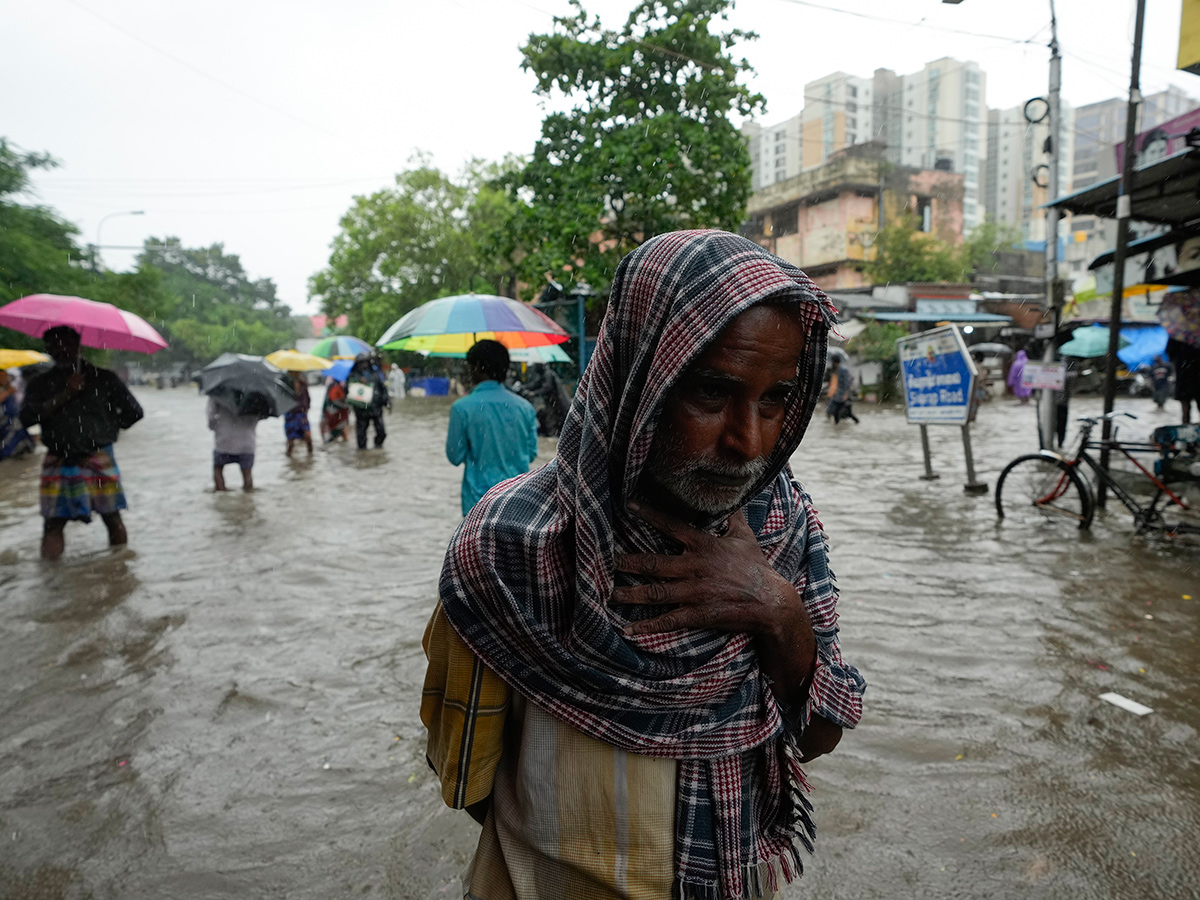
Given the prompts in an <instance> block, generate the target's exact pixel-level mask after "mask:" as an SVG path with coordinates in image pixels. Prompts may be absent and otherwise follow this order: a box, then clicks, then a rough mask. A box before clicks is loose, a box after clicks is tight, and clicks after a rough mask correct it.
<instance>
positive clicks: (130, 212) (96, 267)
mask: <svg viewBox="0 0 1200 900" xmlns="http://www.w3.org/2000/svg"><path fill="white" fill-rule="evenodd" d="M145 214H146V211H145V210H144V209H127V210H122V211H120V212H112V213H109V214H108V215H106V216H101V217H100V221H99V222H97V223H96V243H95V244H93V245H92V271H93V272H99V271H100V260H99V257H98V251H99V249H100V229H101V228H103V227H104V223H105V222H107V221H108V220H109V219H111V218H113V217H114V216H144V215H145Z"/></svg>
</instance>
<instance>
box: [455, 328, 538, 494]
mask: <svg viewBox="0 0 1200 900" xmlns="http://www.w3.org/2000/svg"><path fill="white" fill-rule="evenodd" d="M467 367H468V368H469V369H470V372H471V380H472V381H473V382H474V384H475V387H474V388H473V389H472V391H471V393H470V394H468V395H467V396H465V397H463V398H462V399H461V400H455V401H454V405H453V406H451V407H450V428H449V430H448V431H447V433H446V458H447V459H449V460H450V462H451V464H453V465H456V466H459V465H462V464H463V463H466V470H465V471H464V472H463V483H462V511H463V515H464V516H465V515H466V514H467V513H468V512H470V511H471V507H472V506H474V505H475V504H476V503H478V502H479V500H480V498H481V497H483V495H484V494H486V493H487V492H488V491H489V490H491V489H492V488H493V487H495V486H496V485H497V484H499V483H500V482H502V481H507V480H508V479H509V478H515V477H516V476H517V475H520V474H522V473H523V472H528V471H529V464H530V463H531V462H533V460H534V459H535V458H536V457H537V452H538V443H537V438H538V423H537V415H536V414H535V413H534V411H533V406H532V404H530V402H529V401H528V400H525V399H523V398H521V397H518V396H517V395H516V394H514V393H513V392H512V391H510V390H509V389H508V388H506V387H505V386H504V377H505V375H506V374H507V373H508V350H507V349H506V348H505V346H504V345H503V344H501V343H499V342H497V341H486V340H485V341H479V342H478V343H476V344H475V346H473V347H472V348H471V349H470V350H468V351H467Z"/></svg>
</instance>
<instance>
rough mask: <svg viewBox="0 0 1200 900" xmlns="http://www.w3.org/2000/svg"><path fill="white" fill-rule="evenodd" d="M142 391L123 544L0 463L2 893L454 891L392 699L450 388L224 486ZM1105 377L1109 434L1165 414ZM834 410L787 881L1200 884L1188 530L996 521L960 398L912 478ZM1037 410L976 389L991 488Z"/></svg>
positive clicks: (446, 493)
mask: <svg viewBox="0 0 1200 900" xmlns="http://www.w3.org/2000/svg"><path fill="white" fill-rule="evenodd" d="M315 393H316V392H314V400H315V401H319V398H318V397H316V396H315ZM139 398H140V399H141V401H142V402H143V404H144V406H145V408H146V418H145V420H144V421H142V422H141V423H139V424H138V425H137V426H136V427H135V428H134V429H132V430H131V431H129V432H127V433H126V434H124V435H123V436H122V438H121V440H120V442H119V443H118V445H117V458H118V460H119V463H120V465H121V468H122V471H123V474H124V478H125V489H126V493H127V495H128V497H129V502H130V507H131V508H130V510H129V511H128V513H127V514H126V521H127V524H128V529H129V535H130V543H129V546H128V548H127V549H124V550H120V551H116V552H112V551H109V550H108V549H107V548H106V547H105V546H104V544H105V540H104V539H105V533H104V529H103V526H102V525H100V524H99V523H98V522H97V523H96V524H94V525H92V526H90V527H84V526H81V525H71V526H68V529H67V535H66V537H67V552H66V555H65V556H64V558H63V559H62V560H61V561H60V562H58V563H56V564H46V563H43V562H41V561H40V560H39V559H38V541H39V535H40V525H41V520H40V518H39V516H38V511H37V472H38V465H39V462H38V460H37V459H28V458H27V459H24V460H17V461H9V462H6V463H0V898H3V900H16V898H22V900H24V898H39V900H42V898H46V900H52V898H147V900H148V898H156V900H157V898H164V897H169V898H186V900H199V898H214V900H215V898H247V897H254V898H259V897H278V898H314V900H316V898H321V900H328V898H341V897H346V898H349V897H364V896H366V897H390V898H430V897H452V896H454V894H455V890H456V889H457V876H458V874H459V872H460V871H461V869H462V867H463V865H464V864H465V863H466V862H467V860H468V859H469V857H470V854H471V851H472V848H473V845H474V841H475V836H476V834H477V828H476V826H475V825H474V824H473V823H472V822H471V821H470V820H469V818H468V817H467V816H466V814H465V813H461V812H454V811H451V810H447V809H445V808H444V807H443V806H442V803H441V801H440V799H439V796H438V794H437V791H436V788H435V785H434V782H433V780H432V777H431V774H430V772H429V771H428V769H427V766H426V764H425V761H424V746H423V733H422V729H421V726H420V722H419V720H418V718H417V706H418V701H419V696H420V684H421V677H422V673H423V668H424V660H423V656H422V653H421V647H420V641H421V634H422V630H423V627H424V624H425V621H426V619H427V617H428V615H429V612H430V609H431V607H432V604H433V602H434V598H435V592H436V582H437V576H438V571H439V568H440V565H441V559H442V553H443V550H444V547H445V545H446V542H447V540H448V539H449V537H450V534H451V533H452V531H453V529H454V527H455V525H456V524H457V522H458V519H459V499H458V484H459V480H460V478H461V470H460V469H455V468H453V467H451V466H450V465H449V464H448V463H447V462H446V461H445V458H444V456H443V452H442V445H443V440H444V436H445V427H446V419H447V409H448V402H446V401H444V400H438V399H409V400H407V401H405V402H404V403H403V404H398V405H397V409H396V411H395V412H393V413H392V414H391V415H390V416H389V417H388V425H389V428H390V436H389V438H388V441H387V444H386V446H385V448H384V449H383V450H382V451H367V452H365V453H357V452H356V451H354V450H353V449H351V448H349V447H346V446H344V445H342V446H338V447H335V448H333V449H330V450H327V451H326V450H318V452H317V453H316V455H315V456H314V457H313V458H312V459H311V460H309V459H307V458H303V457H301V458H297V459H293V460H288V459H286V458H284V456H283V452H282V451H283V433H282V432H283V428H282V424H281V422H280V421H279V420H270V421H268V422H265V423H263V424H262V425H261V426H260V428H259V452H258V462H257V464H256V467H255V479H256V482H257V484H258V485H259V490H257V491H256V492H255V493H253V494H249V495H244V494H242V493H240V492H233V493H229V494H224V495H218V494H214V493H212V492H211V490H210V477H211V473H210V468H209V466H210V453H211V448H212V444H211V438H210V435H209V434H208V432H207V431H206V430H205V423H204V413H203V409H204V406H203V402H202V399H201V398H198V397H197V396H196V394H195V393H193V392H192V391H190V390H188V389H184V388H180V389H177V390H166V391H155V390H147V389H142V390H140V392H139ZM316 405H319V402H318V403H317V404H316ZM1122 405H1123V406H1125V407H1126V408H1129V409H1131V410H1133V411H1135V412H1137V413H1138V414H1139V415H1140V416H1141V418H1140V419H1139V420H1138V421H1137V422H1136V423H1130V424H1128V425H1125V426H1123V433H1124V434H1126V435H1127V436H1130V437H1132V436H1135V435H1144V434H1147V433H1148V432H1149V430H1150V429H1151V428H1152V427H1153V426H1154V425H1156V424H1165V423H1167V422H1168V421H1170V418H1169V416H1168V414H1166V413H1158V412H1156V411H1155V410H1154V408H1153V406H1152V405H1151V404H1150V402H1149V401H1146V400H1133V401H1126V402H1125V403H1123V404H1122ZM1097 408H1098V401H1097V400H1096V399H1094V398H1080V399H1078V400H1077V401H1076V403H1075V411H1076V412H1084V411H1095V410H1096V409H1097ZM859 413H860V415H861V418H862V425H860V426H854V425H852V424H846V423H843V424H842V425H840V426H838V427H836V428H835V427H833V426H832V425H831V424H830V423H828V422H826V421H823V420H822V421H816V422H814V425H813V427H812V429H811V432H810V436H809V438H808V440H807V441H806V443H805V445H804V447H803V448H802V449H801V451H800V452H799V453H798V454H797V455H796V457H795V460H794V465H795V468H796V471H797V474H798V475H799V476H800V478H801V479H802V480H803V481H805V482H806V484H807V486H808V487H809V489H810V490H811V491H812V493H813V494H814V496H815V498H816V500H817V504H818V506H819V507H820V509H821V512H822V518H823V520H824V522H825V525H826V527H827V529H828V531H829V533H830V535H831V538H832V543H833V553H834V558H833V562H834V567H835V570H836V571H837V574H838V577H839V583H840V586H841V589H842V629H843V639H844V649H845V654H846V657H847V659H848V660H850V661H852V662H854V663H855V664H856V665H858V666H859V667H860V668H861V669H862V671H863V672H864V674H865V675H866V678H867V680H868V682H869V684H870V687H869V689H868V693H867V697H866V715H865V717H864V720H863V723H862V725H861V726H860V727H859V728H858V729H857V730H856V731H854V732H850V733H848V734H847V735H846V736H845V738H844V739H843V741H842V744H841V746H840V747H839V749H838V750H837V752H836V753H835V754H833V755H832V756H830V757H827V758H823V759H821V760H818V761H816V762H814V763H813V764H812V765H811V766H810V767H809V772H810V774H811V776H812V782H813V785H814V797H813V801H814V803H815V805H816V808H817V822H818V828H819V832H820V834H819V839H818V847H817V854H816V856H815V857H814V858H812V859H811V861H810V862H809V864H808V866H807V870H808V871H807V873H806V875H805V879H804V882H803V883H802V884H801V886H800V887H798V888H794V889H792V890H791V891H790V892H789V896H792V897H802V896H812V897H821V898H830V900H832V898H874V897H879V898H902V897H913V898H968V897H970V898H975V897H980V898H991V897H1021V898H1026V897H1030V898H1041V897H1047V898H1051V897H1052V898H1055V900H1060V898H1066V897H1070V898H1125V897H1129V898H1175V897H1181V898H1182V897H1194V896H1196V895H1197V885H1198V884H1200V837H1198V835H1200V765H1198V756H1200V741H1198V740H1197V728H1198V727H1200V663H1198V661H1197V660H1198V655H1197V649H1198V648H1197V644H1196V639H1197V624H1198V622H1200V578H1198V577H1197V564H1198V563H1200V543H1198V542H1195V541H1191V542H1188V541H1184V540H1170V539H1165V538H1160V537H1137V536H1135V535H1134V534H1133V533H1132V529H1131V527H1130V526H1131V521H1132V518H1131V516H1129V515H1128V514H1126V513H1125V512H1124V510H1123V509H1122V508H1121V507H1119V506H1117V507H1116V508H1115V510H1112V511H1110V513H1109V514H1108V515H1107V516H1104V517H1102V518H1101V519H1100V520H1099V521H1098V522H1097V524H1096V526H1095V527H1094V529H1093V533H1092V534H1091V535H1085V536H1083V537H1081V536H1079V535H1078V534H1066V535H1059V536H1055V535H1053V534H1047V533H1045V532H1043V531H1022V530H1019V529H1016V528H1014V527H1004V526H998V525H997V521H996V517H995V512H994V507H993V505H992V497H991V495H988V496H984V497H976V496H970V495H967V494H965V493H964V492H963V490H962V482H963V481H964V480H965V478H964V474H963V466H962V459H961V445H960V443H959V440H958V432H957V429H940V430H939V429H931V431H932V438H933V449H934V456H935V468H936V469H937V470H938V471H940V472H941V474H942V478H941V479H940V480H938V481H933V482H925V481H921V480H919V479H918V477H917V476H918V475H919V474H920V472H921V462H920V444H919V441H918V436H917V432H916V429H914V428H912V427H910V426H907V425H906V424H905V423H904V420H903V415H902V414H901V413H899V412H896V411H893V410H875V409H872V408H870V407H868V406H865V405H863V406H862V407H861V409H860V410H859ZM315 415H316V414H315V412H314V418H315ZM1033 429H1034V412H1033V409H1032V407H1020V406H1017V405H1016V404H1015V403H1013V402H1011V401H997V402H994V403H991V404H989V405H988V406H986V407H985V408H984V409H983V411H982V412H981V414H980V420H979V422H978V423H977V424H976V426H975V429H974V432H973V435H974V443H975V449H976V453H977V457H978V467H979V469H980V475H981V477H982V478H984V479H985V480H987V481H988V482H989V483H990V484H991V486H992V488H993V490H994V487H995V479H996V475H997V474H998V471H999V469H1000V468H1001V467H1002V466H1003V464H1004V463H1005V462H1006V461H1007V460H1009V459H1011V458H1012V457H1014V456H1016V455H1017V454H1019V453H1022V452H1028V451H1029V450H1031V449H1032V444H1033V439H1032V434H1033ZM543 454H544V455H545V457H546V458H549V457H550V455H552V454H553V444H552V443H551V442H544V444H543ZM230 474H231V475H232V474H233V473H232V470H230ZM237 480H238V479H236V478H233V479H231V483H233V482H235V481H237ZM1189 598H1190V599H1189ZM1106 691H1115V692H1117V693H1120V694H1122V695H1124V696H1127V697H1130V698H1131V699H1134V700H1136V701H1138V702H1140V703H1143V704H1145V705H1147V706H1149V707H1152V708H1153V710H1154V712H1153V713H1152V714H1150V715H1147V716H1144V717H1138V716H1135V715H1133V714H1131V713H1128V712H1126V711H1124V710H1122V709H1119V708H1117V707H1115V706H1112V705H1110V704H1108V703H1106V702H1104V701H1102V700H1100V699H1098V696H1099V695H1100V694H1102V693H1104V692H1106Z"/></svg>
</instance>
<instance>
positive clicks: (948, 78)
mask: <svg viewBox="0 0 1200 900" xmlns="http://www.w3.org/2000/svg"><path fill="white" fill-rule="evenodd" d="M986 91H987V79H986V76H985V75H984V73H983V72H982V71H981V70H980V68H979V66H978V65H976V64H975V63H973V62H960V61H959V60H955V59H950V58H944V59H939V60H936V61H934V62H931V63H927V64H926V65H925V67H924V69H922V70H921V71H920V72H917V73H915V74H913V75H897V74H896V73H895V72H893V71H891V70H890V69H877V70H876V71H875V74H874V75H873V77H871V78H859V77H856V76H854V75H848V74H846V73H845V72H834V73H832V74H830V75H826V76H825V77H824V78H818V79H817V80H815V81H810V82H809V83H808V84H806V85H805V86H804V109H803V111H802V112H801V113H800V115H799V116H795V117H794V118H792V119H789V120H787V121H786V122H784V123H782V124H780V125H776V126H774V127H771V128H764V127H761V126H758V125H755V124H753V123H747V124H746V125H745V126H743V129H742V130H743V133H744V134H745V135H746V137H747V139H748V141H749V143H750V148H751V158H752V160H753V165H754V182H753V187H754V189H755V190H761V189H763V188H765V187H767V186H768V185H771V184H775V183H777V182H780V181H784V180H786V179H788V178H792V177H795V176H796V175H798V174H800V173H801V172H805V171H808V170H810V169H813V168H815V167H817V166H819V165H822V164H823V163H825V162H826V161H828V159H829V158H830V157H831V156H832V155H833V154H835V153H837V152H838V151H839V150H842V149H844V148H846V147H849V146H853V145H855V144H863V143H867V142H868V141H881V142H883V143H886V144H887V151H886V157H887V159H888V160H889V161H891V162H893V163H895V164H896V165H902V166H909V167H912V168H916V169H941V170H943V171H951V172H957V173H961V174H962V176H963V220H964V225H965V227H966V229H967V230H968V231H969V230H970V229H971V228H973V227H974V226H976V225H977V224H979V223H980V222H982V221H983V218H984V206H985V204H984V200H983V191H982V170H983V163H984V160H985V159H986V156H987V135H986V125H987V105H986Z"/></svg>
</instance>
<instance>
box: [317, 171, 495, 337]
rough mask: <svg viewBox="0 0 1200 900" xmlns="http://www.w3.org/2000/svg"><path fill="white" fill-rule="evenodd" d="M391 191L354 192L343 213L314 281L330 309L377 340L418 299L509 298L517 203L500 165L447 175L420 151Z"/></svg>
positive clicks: (355, 330) (357, 331)
mask: <svg viewBox="0 0 1200 900" xmlns="http://www.w3.org/2000/svg"><path fill="white" fill-rule="evenodd" d="M416 162H417V166H416V167H415V168H412V169H409V170H408V171H405V172H401V173H400V174H398V175H397V176H396V184H395V187H391V188H387V189H385V190H381V191H376V192H375V193H374V194H372V195H370V196H369V197H355V198H354V205H353V206H352V207H351V208H350V210H349V211H348V212H347V213H346V214H345V215H344V216H342V220H341V231H340V232H339V233H338V235H337V236H336V237H335V238H334V240H333V246H332V252H331V254H330V257H329V265H328V266H326V268H324V269H322V270H321V271H320V272H318V273H317V274H316V275H314V276H313V277H312V278H311V279H310V280H309V296H310V297H313V298H316V299H318V300H319V301H320V303H321V308H322V309H323V310H324V312H325V313H326V315H329V316H338V315H342V314H345V315H347V316H348V317H349V319H350V330H351V331H352V332H353V333H355V334H358V335H359V336H360V337H363V338H366V339H368V340H372V341H374V340H375V339H377V338H378V337H379V336H380V335H381V334H383V332H384V331H385V330H387V328H388V327H389V326H390V325H391V324H392V323H393V322H395V321H396V319H398V318H399V317H400V316H402V315H403V314H404V313H406V312H408V311H409V310H410V309H413V308H415V307H417V306H419V305H420V304H422V303H424V302H426V301H428V300H433V299H435V298H437V297H444V296H447V295H449V294H456V293H463V292H467V291H472V290H474V291H479V292H481V293H504V294H511V292H512V290H513V287H514V276H513V271H512V269H513V266H512V264H511V263H510V262H508V261H507V257H506V256H505V255H504V254H503V250H497V248H498V247H501V246H502V245H505V240H504V237H503V236H504V235H505V234H506V233H507V231H508V229H509V223H510V221H511V203H510V202H509V200H508V198H507V197H506V195H505V193H504V191H503V189H502V188H501V187H498V186H496V182H498V180H499V179H500V178H501V174H502V170H501V168H500V167H498V166H495V165H492V166H488V165H485V164H483V163H480V162H478V161H476V162H474V163H472V164H471V165H470V166H469V167H468V168H467V170H466V172H464V174H463V176H462V177H461V178H460V179H458V180H455V179H451V178H450V177H448V176H447V175H445V174H444V173H442V172H441V171H439V170H438V169H436V168H434V167H433V166H432V165H430V163H429V160H428V158H427V157H424V156H419V157H417V159H416Z"/></svg>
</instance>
